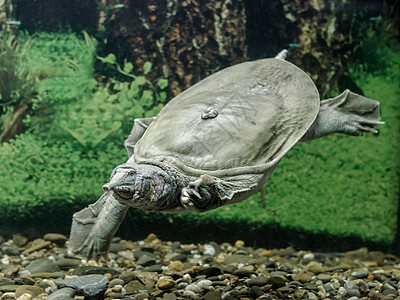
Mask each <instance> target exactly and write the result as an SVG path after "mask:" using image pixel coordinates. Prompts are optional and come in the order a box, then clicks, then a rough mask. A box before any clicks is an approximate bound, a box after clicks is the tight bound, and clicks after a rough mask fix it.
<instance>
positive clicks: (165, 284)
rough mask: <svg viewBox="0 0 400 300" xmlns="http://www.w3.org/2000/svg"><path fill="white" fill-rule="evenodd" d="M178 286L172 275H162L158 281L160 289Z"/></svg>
mask: <svg viewBox="0 0 400 300" xmlns="http://www.w3.org/2000/svg"><path fill="white" fill-rule="evenodd" d="M175 286H176V282H175V281H174V280H173V279H172V278H171V277H169V276H168V277H166V276H163V277H160V279H158V281H157V287H158V288H159V289H160V290H170V289H172V288H174V287H175Z"/></svg>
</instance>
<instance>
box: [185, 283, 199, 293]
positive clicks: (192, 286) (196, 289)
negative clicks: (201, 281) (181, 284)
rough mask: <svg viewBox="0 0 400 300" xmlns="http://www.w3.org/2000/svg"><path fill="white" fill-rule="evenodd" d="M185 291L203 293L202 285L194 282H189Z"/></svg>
mask: <svg viewBox="0 0 400 300" xmlns="http://www.w3.org/2000/svg"><path fill="white" fill-rule="evenodd" d="M185 291H191V292H194V293H201V292H202V291H203V289H202V288H201V287H199V286H198V285H196V284H194V283H192V284H189V285H188V286H187V287H185Z"/></svg>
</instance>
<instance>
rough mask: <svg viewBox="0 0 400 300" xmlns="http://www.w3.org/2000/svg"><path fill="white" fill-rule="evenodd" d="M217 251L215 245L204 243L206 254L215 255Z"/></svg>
mask: <svg viewBox="0 0 400 300" xmlns="http://www.w3.org/2000/svg"><path fill="white" fill-rule="evenodd" d="M215 253H216V251H215V248H214V246H213V245H210V244H205V245H204V255H210V256H214V255H215Z"/></svg>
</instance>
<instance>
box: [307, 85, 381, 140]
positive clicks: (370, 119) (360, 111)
mask: <svg viewBox="0 0 400 300" xmlns="http://www.w3.org/2000/svg"><path fill="white" fill-rule="evenodd" d="M381 124H384V122H381V116H380V111H379V102H378V101H375V100H372V99H369V98H366V97H363V96H361V95H358V94H356V93H353V92H351V91H349V90H345V91H344V92H343V93H342V94H340V95H339V96H337V97H335V98H331V99H327V100H324V101H321V107H320V110H319V113H318V115H317V118H316V119H315V121H314V123H313V124H312V125H311V127H310V128H309V130H308V131H307V132H306V134H305V135H304V136H303V137H302V139H301V141H302V142H306V141H310V140H313V139H317V138H320V137H324V136H327V135H330V134H333V133H344V134H347V135H352V136H361V135H363V134H364V133H366V132H367V133H368V132H370V133H378V131H377V130H375V129H374V127H375V126H376V125H381Z"/></svg>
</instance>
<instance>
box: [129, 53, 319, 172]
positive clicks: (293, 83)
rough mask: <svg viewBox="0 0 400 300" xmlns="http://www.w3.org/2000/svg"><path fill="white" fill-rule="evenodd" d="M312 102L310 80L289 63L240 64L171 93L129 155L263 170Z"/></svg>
mask: <svg viewBox="0 0 400 300" xmlns="http://www.w3.org/2000/svg"><path fill="white" fill-rule="evenodd" d="M319 103H320V99H319V94H318V91H317V89H316V87H315V85H314V83H313V82H312V80H311V79H310V78H309V77H308V76H307V74H306V73H304V72H303V71H302V70H301V69H299V68H298V67H296V66H295V65H293V64H291V63H289V62H287V61H284V60H281V59H274V58H271V59H262V60H257V61H253V62H245V63H241V64H238V65H235V66H232V67H229V68H226V69H223V70H221V71H219V72H217V73H215V74H213V75H211V76H209V77H207V78H205V79H203V80H202V81H200V82H198V83H197V84H195V85H194V86H192V87H190V88H189V89H187V90H186V91H184V92H182V93H181V94H179V95H178V96H176V97H175V98H173V99H172V100H171V101H170V102H169V103H168V104H167V105H166V106H165V107H164V108H163V109H162V111H161V112H160V114H159V115H158V117H157V119H156V120H155V121H154V122H153V123H152V124H151V125H150V126H149V128H148V129H147V130H146V132H145V133H144V135H143V136H142V138H141V139H140V140H139V141H138V142H137V144H136V145H135V149H134V155H135V161H136V162H137V163H140V162H149V161H150V162H151V161H153V162H157V163H159V164H167V165H170V166H173V167H175V168H177V169H180V170H181V171H183V172H185V173H186V174H188V175H195V176H197V175H201V174H209V175H212V176H232V175H240V174H246V173H265V172H266V171H267V170H268V169H269V168H271V167H272V166H275V165H276V164H277V163H278V162H279V160H280V159H281V158H282V157H283V155H284V154H285V153H286V152H287V151H288V150H289V149H290V148H291V147H292V146H293V145H294V144H295V143H296V142H297V141H298V140H299V139H300V138H301V137H302V136H303V135H304V134H305V132H306V131H307V129H308V128H309V127H310V125H311V124H312V123H313V121H314V120H315V118H316V116H317V114H318V110H319Z"/></svg>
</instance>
